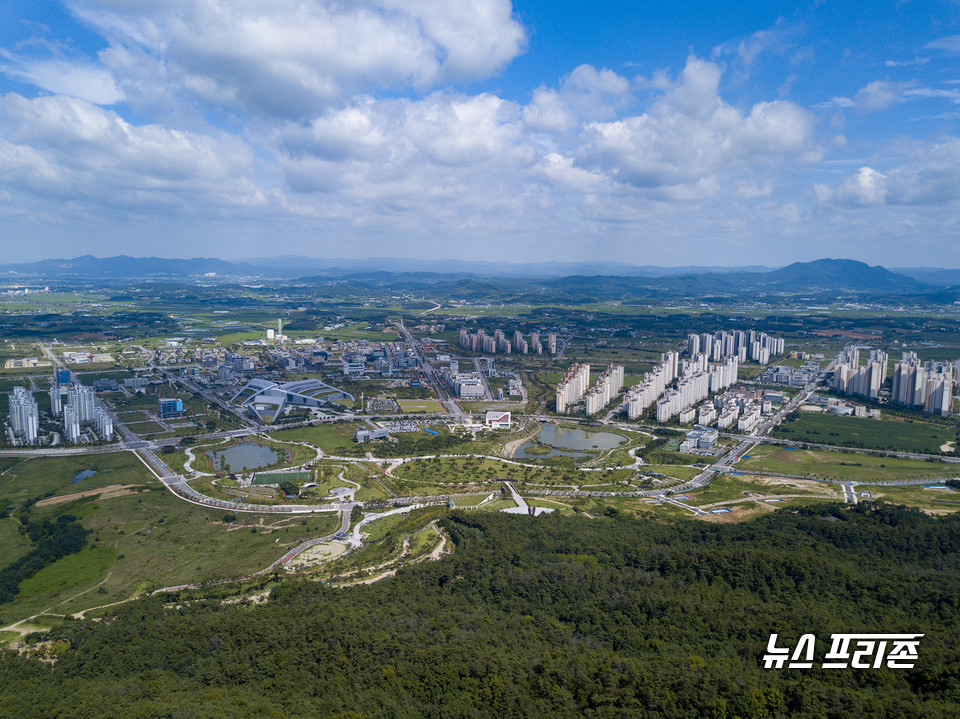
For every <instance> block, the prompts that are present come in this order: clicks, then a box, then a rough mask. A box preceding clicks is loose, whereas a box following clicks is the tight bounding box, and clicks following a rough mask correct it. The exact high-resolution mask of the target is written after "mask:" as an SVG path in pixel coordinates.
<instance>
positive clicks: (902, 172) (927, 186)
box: [814, 137, 960, 208]
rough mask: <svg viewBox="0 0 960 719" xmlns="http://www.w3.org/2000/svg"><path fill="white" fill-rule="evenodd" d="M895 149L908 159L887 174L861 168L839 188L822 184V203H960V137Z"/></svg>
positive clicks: (818, 190)
mask: <svg viewBox="0 0 960 719" xmlns="http://www.w3.org/2000/svg"><path fill="white" fill-rule="evenodd" d="M891 149H893V150H894V151H897V152H898V154H899V153H900V152H904V154H906V159H905V160H902V161H901V162H900V164H898V165H896V166H893V167H891V168H890V169H888V170H886V171H885V172H884V173H880V172H878V171H877V170H875V169H873V168H871V167H861V168H860V169H859V170H858V171H857V172H856V173H854V174H853V175H850V176H848V177H847V178H845V179H844V180H843V181H842V182H841V183H840V184H839V185H838V186H837V187H833V188H831V187H829V186H827V185H825V184H818V185H816V186H815V188H814V194H815V196H816V197H817V199H819V200H820V201H821V202H834V203H838V204H851V205H876V204H881V203H882V204H886V205H891V206H909V205H916V206H925V207H939V208H945V207H955V206H956V205H957V204H958V203H960V138H956V137H951V138H946V139H944V140H943V141H941V142H938V143H924V142H913V143H909V145H908V146H906V147H904V148H891Z"/></svg>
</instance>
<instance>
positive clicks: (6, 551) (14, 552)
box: [0, 517, 30, 563]
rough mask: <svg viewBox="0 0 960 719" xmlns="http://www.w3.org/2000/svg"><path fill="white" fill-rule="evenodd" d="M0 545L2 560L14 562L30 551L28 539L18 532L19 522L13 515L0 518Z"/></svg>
mask: <svg viewBox="0 0 960 719" xmlns="http://www.w3.org/2000/svg"><path fill="white" fill-rule="evenodd" d="M0 547H3V562H4V563H7V562H14V561H16V560H17V559H19V558H20V557H22V556H23V555H24V554H26V553H27V552H29V551H30V540H29V539H27V538H26V537H25V536H24V535H22V534H20V523H19V522H18V521H17V520H16V519H14V518H13V517H4V518H3V519H0Z"/></svg>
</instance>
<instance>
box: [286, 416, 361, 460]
mask: <svg viewBox="0 0 960 719" xmlns="http://www.w3.org/2000/svg"><path fill="white" fill-rule="evenodd" d="M361 426H365V425H363V424H362V423H361V422H338V423H336V424H322V425H319V426H317V427H294V428H293V429H281V430H277V431H275V432H271V433H270V437H272V438H274V439H278V440H281V441H283V442H306V443H308V444H312V445H314V446H315V447H320V448H321V449H322V450H323V451H324V452H328V453H330V454H344V453H346V452H349V453H350V454H356V452H357V449H358V448H359V447H360V445H358V444H357V443H356V442H354V441H353V437H354V435H355V434H356V432H357V428H358V427H361Z"/></svg>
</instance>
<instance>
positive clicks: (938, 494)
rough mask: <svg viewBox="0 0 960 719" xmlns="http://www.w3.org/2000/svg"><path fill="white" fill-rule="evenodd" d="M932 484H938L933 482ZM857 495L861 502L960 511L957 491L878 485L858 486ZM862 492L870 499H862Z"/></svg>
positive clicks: (919, 486) (915, 486) (959, 496)
mask: <svg viewBox="0 0 960 719" xmlns="http://www.w3.org/2000/svg"><path fill="white" fill-rule="evenodd" d="M930 484H935V485H936V484H938V483H937V482H931V483H930ZM856 491H857V495H858V496H859V498H860V501H865V500H869V499H880V500H883V501H886V502H895V503H897V504H906V505H909V506H911V507H920V508H923V509H934V510H940V511H944V512H958V511H960V492H958V491H957V490H955V489H950V488H948V489H925V488H924V486H923V485H917V484H911V485H906V486H902V487H886V486H877V485H869V484H865V485H857V488H856ZM862 492H868V493H869V494H870V495H871V496H870V497H862V496H860V494H861V493H862Z"/></svg>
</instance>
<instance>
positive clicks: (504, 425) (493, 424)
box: [483, 411, 510, 429]
mask: <svg viewBox="0 0 960 719" xmlns="http://www.w3.org/2000/svg"><path fill="white" fill-rule="evenodd" d="M483 424H484V425H485V426H487V427H490V428H491V429H510V413H509V412H498V411H492V412H487V415H486V417H485V418H484V420H483Z"/></svg>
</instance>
